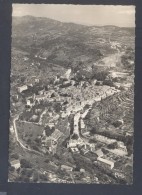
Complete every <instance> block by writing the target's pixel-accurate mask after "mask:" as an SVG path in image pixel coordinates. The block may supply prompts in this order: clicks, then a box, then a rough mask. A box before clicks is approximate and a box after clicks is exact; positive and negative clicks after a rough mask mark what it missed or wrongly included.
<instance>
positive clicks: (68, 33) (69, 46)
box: [12, 16, 134, 71]
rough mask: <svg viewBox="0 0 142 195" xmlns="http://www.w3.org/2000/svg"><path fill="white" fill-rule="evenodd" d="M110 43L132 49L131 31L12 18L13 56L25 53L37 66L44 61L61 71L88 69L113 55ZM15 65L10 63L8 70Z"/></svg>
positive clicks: (25, 17) (127, 29) (118, 28)
mask: <svg viewBox="0 0 142 195" xmlns="http://www.w3.org/2000/svg"><path fill="white" fill-rule="evenodd" d="M110 41H115V42H119V44H121V47H122V48H123V47H124V46H125V45H127V46H128V45H131V46H133V44H134V29H133V28H120V27H116V26H102V27H99V26H84V25H79V24H73V23H62V22H59V21H56V20H52V19H48V18H36V17H33V16H23V17H13V25H12V47H13V48H15V51H16V52H17V51H18V52H19V51H20V52H26V53H27V55H28V56H30V60H31V61H33V60H35V62H40V61H41V59H44V60H42V61H44V62H45V63H46V66H50V65H49V64H50V63H52V66H53V64H55V65H58V66H62V67H63V68H68V67H76V66H80V64H82V66H85V67H86V66H90V65H92V63H93V62H96V61H98V60H100V59H102V58H103V57H106V56H108V55H111V54H114V53H116V49H115V48H112V47H111V43H110ZM12 56H15V53H14V54H13V55H12ZM35 56H37V58H36V59H35ZM39 56H40V58H39ZM80 62H81V63H80ZM15 65H16V64H15V63H12V66H15ZM40 69H42V68H41V67H40ZM43 71H45V69H44V68H43Z"/></svg>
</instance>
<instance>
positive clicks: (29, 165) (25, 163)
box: [20, 159, 32, 168]
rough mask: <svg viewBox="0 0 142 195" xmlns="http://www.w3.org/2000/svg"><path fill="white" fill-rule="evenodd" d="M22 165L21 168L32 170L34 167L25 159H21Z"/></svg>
mask: <svg viewBox="0 0 142 195" xmlns="http://www.w3.org/2000/svg"><path fill="white" fill-rule="evenodd" d="M20 164H21V168H31V167H32V165H31V163H30V162H28V161H27V160H25V159H21V160H20Z"/></svg>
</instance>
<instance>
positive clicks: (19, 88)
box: [18, 85, 28, 93]
mask: <svg viewBox="0 0 142 195" xmlns="http://www.w3.org/2000/svg"><path fill="white" fill-rule="evenodd" d="M27 89H28V86H27V85H23V86H21V87H18V92H19V93H22V92H23V91H25V90H27Z"/></svg>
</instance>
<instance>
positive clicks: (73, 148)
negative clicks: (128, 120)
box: [71, 147, 79, 153]
mask: <svg viewBox="0 0 142 195" xmlns="http://www.w3.org/2000/svg"><path fill="white" fill-rule="evenodd" d="M71 151H72V152H73V153H79V150H78V148H77V147H72V148H71Z"/></svg>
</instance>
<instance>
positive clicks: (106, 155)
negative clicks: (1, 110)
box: [10, 69, 131, 183]
mask: <svg viewBox="0 0 142 195" xmlns="http://www.w3.org/2000/svg"><path fill="white" fill-rule="evenodd" d="M125 74H127V73H125ZM123 76H124V75H123V74H121V73H119V72H118V73H115V75H114V74H113V73H112V72H111V71H110V73H109V79H110V77H113V78H114V77H115V78H116V77H117V78H120V77H123ZM74 78H75V74H73V73H72V70H71V69H68V70H67V71H66V72H65V74H64V75H63V76H61V77H59V76H55V78H54V81H53V84H52V85H48V86H46V87H45V86H43V87H41V86H40V80H39V79H38V78H35V79H34V83H31V84H28V85H26V84H25V85H23V86H19V87H17V96H16V101H17V102H18V101H21V98H22V99H23V102H24V109H23V111H22V112H21V113H20V114H19V116H18V119H17V120H16V121H15V126H17V127H16V130H15V129H14V128H15V127H14V125H13V124H12V125H11V127H10V131H11V133H12V134H14V133H15V132H16V133H17V138H18V136H19V138H18V141H19V140H20V143H21V146H22V147H23V148H24V149H27V150H29V151H33V152H34V151H36V152H37V154H38V152H39V153H41V154H43V155H47V154H50V155H51V156H54V155H56V154H57V155H58V154H60V152H61V151H60V150H61V148H62V147H63V145H62V144H63V142H64V141H65V140H66V143H65V145H64V147H65V150H66V152H67V151H69V152H71V154H72V155H73V156H75V158H78V157H76V156H80V155H81V156H83V158H85V159H89V160H90V159H91V162H92V163H93V164H92V165H93V166H97V167H107V168H108V169H109V170H112V171H111V172H112V174H113V177H114V178H115V179H118V178H120V179H121V180H124V178H125V175H124V174H122V173H121V171H120V167H119V166H118V165H117V164H119V163H118V162H122V161H124V162H123V165H122V166H121V167H123V169H125V168H126V167H127V166H129V163H128V162H129V159H130V158H131V157H128V151H127V147H126V145H125V144H124V143H123V142H122V141H117V140H116V139H112V138H109V137H106V136H103V135H99V134H94V135H93V139H94V141H93V142H91V141H90V140H91V139H92V135H90V132H89V131H88V130H87V126H86V122H85V120H86V117H87V115H88V113H89V112H90V110H91V109H92V106H93V105H94V102H101V101H103V100H105V99H106V98H108V97H111V96H113V95H115V94H121V93H122V87H123V90H124V89H125V90H126V91H127V90H129V88H130V87H131V83H130V84H129V85H127V86H126V85H125V84H123V86H122V83H121V84H119V85H114V86H109V85H105V84H103V81H98V80H96V79H94V80H92V81H91V83H90V82H87V81H82V80H81V81H79V82H77V81H76V80H75V79H74ZM39 86H40V87H39ZM31 91H32V93H31ZM33 91H35V93H33ZM13 115H14V114H13ZM99 115H100V114H98V115H97V113H96V120H97V121H99V120H100V119H99ZM59 121H60V122H61V123H62V121H66V122H65V126H64V128H62V126H60V128H59ZM18 123H21V124H22V125H24V126H25V125H26V124H27V125H28V124H29V126H30V125H31V126H32V125H36V126H39V127H41V129H40V131H38V132H35V133H34V132H33V131H34V130H32V134H35V139H36V140H37V141H36V142H35V145H34V144H32V145H31V142H32V139H29V136H31V135H30V134H31V132H29V129H27V130H25V132H22V131H20V130H19V129H18ZM118 123H119V124H120V125H121V126H123V123H124V122H123V120H122V119H121V120H118ZM24 126H23V127H24ZM25 127H26V126H25ZM63 129H65V130H63ZM35 131H37V130H36V128H35ZM37 143H38V146H37ZM49 161H50V159H49ZM50 163H51V164H50V166H53V167H54V168H56V169H57V167H58V168H59V167H60V170H61V171H63V172H64V171H65V172H66V173H69V175H70V173H71V172H72V171H73V172H74V171H75V170H76V165H75V164H74V165H73V164H71V163H69V162H66V163H64V164H62V163H59V162H58V163H57V164H58V165H56V164H54V162H53V164H52V161H50ZM127 164H128V165H127ZM11 166H12V167H15V169H16V170H17V169H19V168H20V166H21V165H20V161H19V160H14V161H12V162H11ZM79 167H80V166H79ZM79 171H80V173H83V174H85V173H86V174H87V173H88V172H89V170H87V169H86V167H84V165H83V166H82V167H80V169H79ZM45 172H46V170H45ZM114 173H115V174H114ZM71 177H72V176H71ZM69 178H70V176H69ZM83 178H85V177H83ZM83 178H82V179H81V177H80V179H81V181H80V182H83ZM86 178H87V177H86ZM89 178H90V177H89V176H88V180H87V179H86V182H89V181H90V180H89ZM58 180H59V179H58ZM74 180H75V179H73V180H72V181H70V182H75V181H74ZM98 180H99V179H98V178H97V177H95V181H96V182H98ZM52 181H53V180H52ZM55 182H57V176H56V177H55ZM61 182H62V183H63V182H67V181H61ZM90 182H91V181H90ZM92 182H93V181H92Z"/></svg>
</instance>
